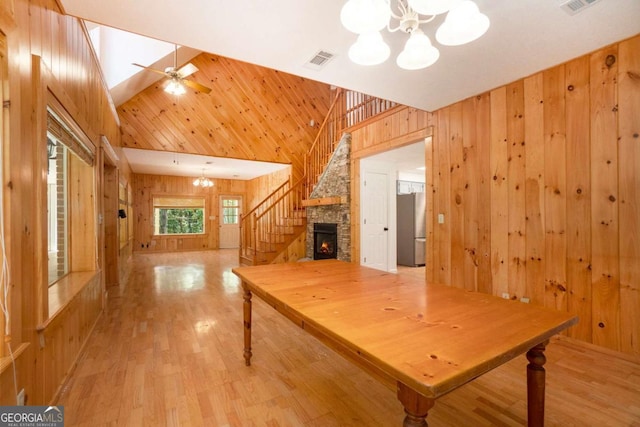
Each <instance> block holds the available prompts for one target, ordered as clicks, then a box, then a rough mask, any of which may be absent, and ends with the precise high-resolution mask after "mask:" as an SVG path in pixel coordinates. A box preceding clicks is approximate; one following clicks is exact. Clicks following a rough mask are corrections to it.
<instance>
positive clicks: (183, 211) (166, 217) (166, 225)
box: [154, 208, 204, 234]
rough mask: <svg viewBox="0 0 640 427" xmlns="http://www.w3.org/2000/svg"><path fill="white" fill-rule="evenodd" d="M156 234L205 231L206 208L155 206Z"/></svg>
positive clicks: (199, 232)
mask: <svg viewBox="0 0 640 427" xmlns="http://www.w3.org/2000/svg"><path fill="white" fill-rule="evenodd" d="M154 216H155V218H154V220H155V221H154V222H155V224H157V228H156V234H202V233H204V208H155V209H154Z"/></svg>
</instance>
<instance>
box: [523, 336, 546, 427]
mask: <svg viewBox="0 0 640 427" xmlns="http://www.w3.org/2000/svg"><path fill="white" fill-rule="evenodd" d="M548 342H549V341H545V342H543V343H540V344H538V345H536V346H535V347H533V348H532V349H531V350H529V351H528V352H527V360H529V364H528V365H527V412H528V425H529V427H542V426H544V388H545V371H544V368H543V365H544V364H545V362H546V361H547V358H546V357H545V355H544V350H545V348H546V346H547V343H548Z"/></svg>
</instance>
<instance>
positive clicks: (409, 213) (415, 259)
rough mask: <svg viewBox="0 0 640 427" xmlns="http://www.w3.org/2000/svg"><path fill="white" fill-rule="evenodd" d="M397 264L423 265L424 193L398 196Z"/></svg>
mask: <svg viewBox="0 0 640 427" xmlns="http://www.w3.org/2000/svg"><path fill="white" fill-rule="evenodd" d="M397 197H398V199H397V202H396V210H397V224H398V234H397V237H398V244H397V246H398V261H397V262H398V264H400V265H408V266H412V267H415V266H419V265H424V259H425V252H424V251H425V242H426V239H425V237H426V230H425V229H426V223H425V214H426V202H425V200H426V199H425V195H424V193H413V194H398V196H397Z"/></svg>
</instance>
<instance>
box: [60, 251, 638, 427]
mask: <svg viewBox="0 0 640 427" xmlns="http://www.w3.org/2000/svg"><path fill="white" fill-rule="evenodd" d="M237 259H238V252H237V250H235V249H229V250H220V251H205V252H186V253H179V254H142V255H134V258H133V264H132V271H131V274H130V276H129V278H128V281H127V283H125V284H124V285H122V286H121V287H120V288H117V289H110V291H109V299H108V304H107V308H106V311H105V313H104V314H103V316H102V317H101V318H100V319H99V321H98V324H97V326H96V328H95V331H94V333H93V336H92V337H91V338H90V339H89V342H88V344H87V347H86V348H85V350H84V352H83V353H82V355H81V357H80V360H79V361H78V364H77V368H76V370H75V372H74V373H73V374H72V376H71V378H70V380H69V382H68V383H67V384H66V385H65V386H64V389H63V390H62V393H61V396H60V399H59V400H58V402H57V404H59V405H64V407H65V421H66V423H65V425H66V426H68V427H69V426H91V427H97V426H127V425H128V426H143V425H148V426H317V427H321V426H322V427H326V426H385V427H387V426H400V425H401V424H402V419H403V418H404V414H403V410H402V406H401V405H400V403H399V402H398V400H397V399H396V396H395V393H394V391H392V390H389V389H387V388H385V387H384V386H382V385H381V384H379V383H378V382H377V381H376V380H374V379H373V378H372V377H370V376H369V375H368V374H366V373H365V372H363V371H361V370H360V369H358V368H356V367H354V366H353V365H351V364H350V363H349V362H347V361H345V360H344V359H343V358H342V357H340V356H339V355H337V354H335V353H333V351H332V350H330V349H328V348H327V347H325V346H324V345H323V344H321V343H320V342H318V341H316V340H315V338H313V337H311V336H310V335H308V334H307V333H306V332H304V331H302V330H301V329H299V328H298V327H296V326H295V325H293V324H292V323H290V322H289V321H288V320H287V319H285V318H284V317H283V316H281V315H280V314H278V313H277V312H276V311H275V310H273V309H272V308H271V307H269V306H267V305H266V304H265V303H264V302H262V301H261V300H260V299H259V298H254V301H253V325H252V326H253V354H254V356H253V359H252V366H251V367H246V366H245V365H244V359H243V357H242V348H243V343H242V290H241V286H240V282H239V280H238V278H237V277H236V276H235V275H234V274H233V273H232V272H231V268H232V267H234V266H236V265H237ZM400 274H404V273H403V270H402V269H401V272H400ZM546 354H547V364H546V365H545V367H546V368H547V405H546V422H547V425H549V426H571V425H575V426H583V425H598V426H640V363H639V362H638V361H637V360H632V359H631V358H630V357H629V356H625V357H616V356H617V355H614V354H612V353H611V352H609V351H607V350H602V349H599V348H597V347H593V346H590V345H586V344H582V343H578V342H576V341H573V340H569V339H566V338H560V339H554V340H553V341H552V342H551V344H550V345H549V346H548V347H547V351H546ZM526 363H527V362H526V359H525V357H524V356H521V357H518V358H516V359H514V360H513V361H511V362H509V363H507V364H505V365H503V366H502V367H500V368H498V369H495V370H494V371H492V372H490V373H488V374H486V375H484V376H482V377H480V378H478V379H476V380H474V381H473V382H471V383H469V384H467V385H465V386H463V387H461V388H460V389H458V390H456V391H455V392H453V393H450V394H449V395H447V396H444V397H443V398H441V399H439V400H438V401H437V403H436V405H435V407H434V408H433V409H432V410H431V411H430V413H429V417H428V419H427V420H428V422H429V425H430V426H432V427H438V426H462V425H474V426H489V425H491V426H522V425H525V424H526V375H525V366H526Z"/></svg>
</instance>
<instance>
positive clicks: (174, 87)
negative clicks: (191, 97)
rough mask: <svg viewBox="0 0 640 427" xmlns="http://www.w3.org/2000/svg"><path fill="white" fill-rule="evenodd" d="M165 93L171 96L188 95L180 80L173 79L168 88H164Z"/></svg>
mask: <svg viewBox="0 0 640 427" xmlns="http://www.w3.org/2000/svg"><path fill="white" fill-rule="evenodd" d="M164 91H165V92H167V93H170V94H171V95H184V94H185V93H187V90H186V89H185V88H184V85H183V84H182V82H180V80H177V79H172V80H171V81H169V83H168V84H167V86H166V87H165V88H164Z"/></svg>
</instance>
